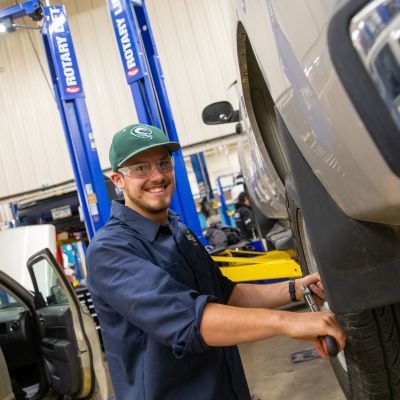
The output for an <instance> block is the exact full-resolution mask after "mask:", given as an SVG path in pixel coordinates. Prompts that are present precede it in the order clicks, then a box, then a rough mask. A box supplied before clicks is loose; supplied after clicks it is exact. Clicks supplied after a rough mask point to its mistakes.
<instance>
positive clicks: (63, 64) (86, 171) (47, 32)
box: [42, 5, 110, 238]
mask: <svg viewBox="0 0 400 400" xmlns="http://www.w3.org/2000/svg"><path fill="white" fill-rule="evenodd" d="M43 14H44V18H45V20H44V25H43V29H42V38H43V43H44V48H45V52H46V57H47V62H48V65H49V68H50V75H51V79H52V83H53V88H54V93H55V99H56V101H57V106H58V110H59V112H60V116H61V121H62V124H63V128H64V133H65V138H66V141H67V145H68V150H69V154H70V158H71V162H72V168H73V171H74V175H75V181H76V185H77V188H78V194H79V200H80V204H81V207H82V210H83V215H84V219H85V225H86V230H87V233H88V236H89V238H92V237H93V235H94V233H95V232H96V231H97V230H98V229H100V228H101V227H102V226H103V225H104V224H105V222H106V221H107V219H108V217H109V215H110V201H109V198H108V195H107V190H106V185H105V182H104V177H103V173H102V170H101V167H100V162H99V158H98V155H97V150H96V143H95V141H94V137H93V133H92V128H91V126H90V121H89V116H88V112H87V108H86V102H85V94H84V92H83V86H82V81H81V77H80V73H79V69H78V63H77V60H76V56H75V51H74V47H73V43H72V38H71V34H70V30H69V24H68V21H67V15H66V12H65V8H64V6H58V5H57V6H49V7H43Z"/></svg>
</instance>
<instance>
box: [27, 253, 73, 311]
mask: <svg viewBox="0 0 400 400" xmlns="http://www.w3.org/2000/svg"><path fill="white" fill-rule="evenodd" d="M32 269H33V273H34V274H35V278H36V282H37V285H38V288H39V292H40V293H41V295H42V297H43V300H44V301H45V303H46V305H47V306H51V305H60V304H67V303H68V301H67V297H66V294H65V291H64V288H63V287H62V286H61V284H60V281H59V278H58V276H57V274H56V272H55V271H54V269H53V268H52V266H51V264H50V263H49V262H48V261H47V260H46V259H40V260H39V261H38V262H36V263H35V264H33V265H32Z"/></svg>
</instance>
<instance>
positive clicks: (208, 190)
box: [190, 152, 214, 201]
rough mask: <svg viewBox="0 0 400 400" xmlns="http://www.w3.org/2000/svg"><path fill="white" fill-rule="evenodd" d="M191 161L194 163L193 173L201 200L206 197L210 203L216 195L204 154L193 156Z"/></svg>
mask: <svg viewBox="0 0 400 400" xmlns="http://www.w3.org/2000/svg"><path fill="white" fill-rule="evenodd" d="M190 161H191V163H192V167H193V172H194V175H195V177H196V181H197V185H198V187H199V196H200V200H202V199H203V198H204V197H205V198H206V199H207V201H210V200H211V199H213V198H214V194H213V191H212V187H211V182H210V177H209V176H208V171H207V164H206V160H205V158H204V153H203V152H200V153H195V154H191V155H190Z"/></svg>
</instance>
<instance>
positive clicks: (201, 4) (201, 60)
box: [146, 0, 238, 146]
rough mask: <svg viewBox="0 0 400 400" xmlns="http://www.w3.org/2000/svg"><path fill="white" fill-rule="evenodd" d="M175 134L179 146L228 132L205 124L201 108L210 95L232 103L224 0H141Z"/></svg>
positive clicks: (210, 99)
mask: <svg viewBox="0 0 400 400" xmlns="http://www.w3.org/2000/svg"><path fill="white" fill-rule="evenodd" d="M146 5H147V10H148V13H149V17H150V21H151V24H152V29H153V34H154V38H155V41H156V44H157V49H158V54H159V56H160V60H161V65H162V68H163V71H164V75H165V82H166V87H167V90H168V93H169V99H170V102H171V107H172V111H173V113H174V116H175V123H176V126H177V129H178V134H179V139H180V141H181V143H182V145H183V146H187V145H191V144H194V143H198V142H202V141H206V140H210V139H214V138H217V137H220V136H223V135H226V134H228V133H232V131H233V130H234V127H233V126H232V124H229V125H219V126H206V125H204V124H203V122H202V121H201V111H202V110H203V108H204V107H205V106H206V105H207V104H209V103H211V102H214V101H218V100H226V99H230V100H231V101H232V102H233V103H237V102H238V101H237V99H236V97H235V91H234V89H231V90H228V88H229V86H230V85H231V84H232V82H233V81H234V80H235V79H236V78H235V70H234V63H233V54H232V51H233V44H232V41H231V39H230V38H231V34H230V29H231V27H230V24H229V15H230V14H229V13H230V8H229V0H147V1H146Z"/></svg>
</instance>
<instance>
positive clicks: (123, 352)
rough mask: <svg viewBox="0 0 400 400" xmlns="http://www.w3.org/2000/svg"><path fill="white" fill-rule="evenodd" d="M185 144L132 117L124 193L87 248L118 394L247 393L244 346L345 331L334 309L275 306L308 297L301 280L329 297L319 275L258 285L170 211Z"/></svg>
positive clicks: (151, 398)
mask: <svg viewBox="0 0 400 400" xmlns="http://www.w3.org/2000/svg"><path fill="white" fill-rule="evenodd" d="M178 149H179V144H178V143H176V142H170V141H168V139H167V137H166V136H165V134H164V133H163V132H162V131H160V130H159V129H157V128H155V127H152V126H147V125H130V126H128V127H126V128H125V129H123V130H121V131H119V132H117V133H116V134H115V136H114V138H113V141H112V144H111V147H110V163H111V168H112V170H113V173H112V175H111V179H112V181H113V182H114V184H115V185H116V186H117V187H119V188H120V189H121V190H122V191H123V193H124V198H125V201H124V202H113V204H112V208H111V217H110V219H109V221H108V222H107V224H106V225H105V226H104V227H103V228H102V229H101V230H100V231H99V232H98V233H97V234H96V235H95V237H94V239H93V240H92V242H91V243H90V246H89V249H88V253H87V264H88V285H89V289H90V292H91V294H92V297H93V301H94V305H95V308H96V312H97V314H98V317H99V320H100V325H101V328H102V334H103V339H104V346H105V350H106V355H107V359H108V364H109V368H110V373H111V378H112V381H113V384H114V388H115V392H116V395H117V399H118V400H128V399H129V400H132V399H138V400H139V399H140V400H141V399H147V400H169V399H170V400H188V399H190V400H231V399H238V400H247V399H250V394H249V390H248V387H247V383H246V378H245V376H244V372H243V368H242V364H241V361H240V356H239V353H238V350H237V347H236V345H237V344H239V343H244V342H249V341H255V340H260V339H265V338H268V337H271V336H276V335H288V336H291V337H293V338H297V339H303V340H308V341H310V342H312V343H313V344H314V345H315V347H316V348H317V350H318V351H319V352H320V353H321V354H322V355H324V354H323V350H322V347H321V344H320V340H319V337H320V336H323V335H331V336H333V337H334V338H335V339H336V341H337V343H338V346H339V349H340V350H342V349H343V347H344V341H345V337H344V333H343V331H342V329H341V327H340V326H339V324H338V323H337V321H336V319H335V317H334V315H333V314H332V313H330V312H321V313H292V312H287V311H278V310H271V308H275V307H278V306H281V305H284V304H287V303H289V302H290V301H291V300H298V301H302V296H301V293H300V290H299V285H300V284H306V285H308V286H310V288H311V290H312V291H313V293H314V296H315V297H316V298H317V300H318V301H319V302H320V303H321V302H322V301H323V299H324V298H325V293H324V290H323V286H322V284H321V282H320V280H319V276H318V274H313V275H309V276H307V277H304V278H302V279H298V280H297V281H296V284H295V285H294V287H291V290H290V291H289V288H288V283H287V282H281V283H277V284H273V285H251V284H237V285H235V284H234V283H232V282H230V281H229V280H228V279H226V278H225V277H223V276H222V274H221V273H220V271H219V269H218V268H217V267H216V266H215V265H214V263H213V261H212V259H211V258H210V256H209V255H208V253H207V251H206V250H205V249H204V248H203V246H202V245H201V244H200V243H199V242H198V241H197V240H196V238H195V237H194V235H193V234H192V232H191V231H190V230H189V228H188V227H187V226H186V225H184V224H183V223H182V222H181V221H180V220H179V216H178V215H177V214H176V213H174V212H173V211H171V210H170V209H169V204H170V202H171V197H172V194H173V191H174V186H175V178H174V171H173V159H172V153H173V152H174V151H176V150H178Z"/></svg>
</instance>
